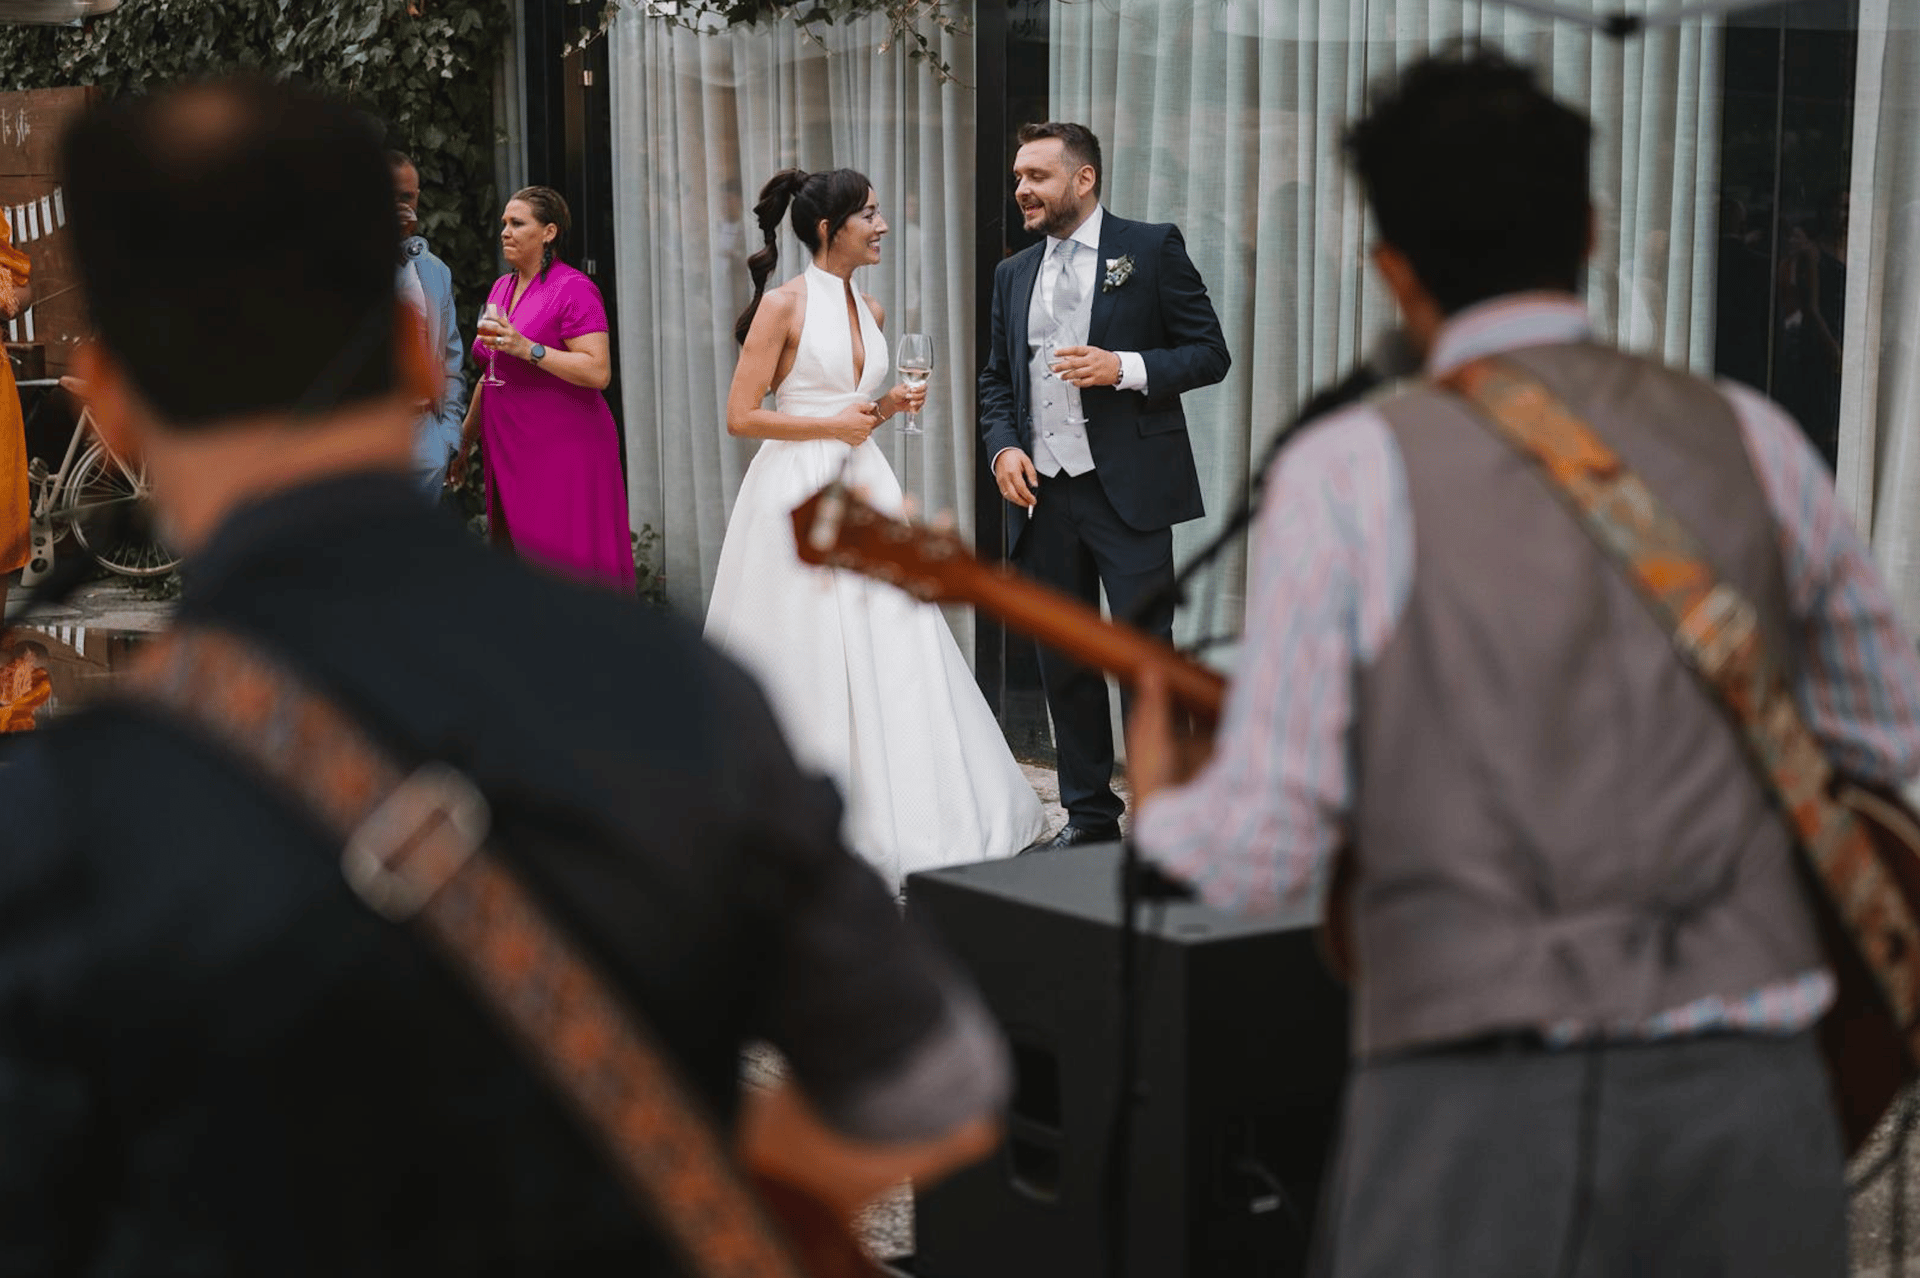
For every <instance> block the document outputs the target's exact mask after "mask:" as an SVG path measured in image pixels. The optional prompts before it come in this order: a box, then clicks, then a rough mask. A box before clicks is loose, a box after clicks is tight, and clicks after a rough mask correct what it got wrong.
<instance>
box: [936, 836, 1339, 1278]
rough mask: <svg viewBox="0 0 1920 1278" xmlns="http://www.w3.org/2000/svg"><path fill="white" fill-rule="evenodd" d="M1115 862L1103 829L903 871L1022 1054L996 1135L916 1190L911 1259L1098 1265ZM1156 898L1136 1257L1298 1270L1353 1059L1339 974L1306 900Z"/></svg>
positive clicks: (1133, 1193) (1159, 1273)
mask: <svg viewBox="0 0 1920 1278" xmlns="http://www.w3.org/2000/svg"><path fill="white" fill-rule="evenodd" d="M1119 868H1120V848H1119V846H1118V845H1117V844H1111V845H1105V846H1095V847H1084V848H1073V849H1068V850H1065V851H1061V852H1049V853H1039V854H1035V855H1032V856H1023V857H1017V858H1014V859H1011V860H1005V861H991V862H986V863H984V864H980V865H963V866H955V867H952V868H950V869H945V870H934V871H928V872H926V873H922V874H916V875H914V876H912V878H911V879H910V880H909V883H908V892H907V903H908V904H907V908H908V912H909V913H910V914H911V915H912V916H913V917H914V918H915V919H916V920H917V921H918V922H920V923H921V924H923V925H925V926H926V927H928V928H929V929H930V930H931V931H932V932H933V933H934V934H935V935H937V936H938V937H939V938H940V939H941V940H942V941H943V942H944V943H945V944H946V945H947V946H948V948H949V949H950V951H951V952H952V953H953V954H954V955H955V956H956V957H957V958H958V959H959V960H960V962H961V963H962V965H963V966H965V967H966V969H967V970H968V971H969V972H970V973H971V974H972V976H973V978H974V980H975V981H976V982H978V984H979V986H980V989H981V991H982V992H983V993H984V995H985V996H986V1001H987V1004H988V1006H989V1007H990V1008H992V1010H993V1012H994V1014H995V1015H996V1016H997V1017H998V1018H999V1020H1000V1023H1001V1026H1002V1027H1003V1028H1004V1029H1005V1031H1006V1033H1007V1037H1008V1039H1009V1040H1010V1041H1011V1042H1012V1044H1013V1057H1014V1067H1015V1094H1014V1098H1013V1104H1012V1109H1011V1114H1010V1116H1009V1118H1008V1123H1007V1139H1006V1141H1005V1143H1004V1144H1003V1145H1002V1147H1001V1149H1000V1150H999V1152H998V1153H996V1154H995V1155H994V1156H993V1158H991V1159H990V1160H988V1161H987V1162H985V1163H982V1164H980V1165H978V1166H975V1167H972V1168H969V1169H967V1170H966V1171H963V1172H960V1173H959V1174H957V1175H955V1176H953V1177H952V1178H950V1179H948V1180H946V1181H943V1182H941V1183H940V1184H938V1185H935V1186H934V1187H932V1188H931V1189H930V1190H928V1191H927V1192H925V1193H923V1194H919V1195H917V1196H916V1198H915V1200H914V1231H915V1249H914V1257H913V1261H912V1267H911V1272H912V1273H913V1274H915V1275H917V1276H918V1278H1081V1276H1082V1275H1085V1276H1087V1278H1093V1276H1094V1275H1101V1274H1104V1273H1105V1272H1106V1271H1105V1269H1104V1268H1103V1265H1104V1263H1105V1261H1104V1256H1105V1254H1106V1251H1105V1249H1106V1234H1105V1229H1104V1225H1103V1223H1102V1222H1103V1214H1102V1212H1103V1195H1104V1192H1105V1185H1106V1181H1105V1170H1106V1166H1107V1144H1108V1136H1109V1129H1110V1125H1111V1119H1112V1116H1113V1108H1114V1100H1115V1093H1116V1090H1117V1087H1118V1070H1119V1058H1120V1043H1119V1025H1120V1016H1119V988H1118V981H1119V953H1120V951H1119V940H1120V933H1119V922H1120V906H1119ZM1156 912H1157V916H1156ZM1145 914H1146V918H1147V926H1146V927H1145V928H1144V929H1143V931H1142V934H1141V942H1140V950H1139V964H1138V967H1137V971H1138V973H1139V984H1140V997H1139V1011H1138V1019H1137V1021H1136V1024H1137V1026H1138V1027H1139V1030H1140V1032H1141V1051H1140V1064H1139V1083H1140V1092H1139V1094H1140V1096H1141V1101H1140V1103H1139V1104H1138V1106H1137V1107H1136V1109H1135V1111H1134V1130H1133V1154H1132V1158H1131V1160H1130V1161H1131V1163H1132V1168H1131V1173H1130V1177H1129V1179H1130V1183H1129V1185H1128V1191H1127V1198H1126V1202H1127V1219H1128V1246H1127V1264H1126V1271H1125V1272H1126V1273H1127V1274H1128V1275H1130V1276H1132V1278H1203V1276H1211V1275H1219V1276H1220V1278H1228V1276H1229V1275H1231V1278H1282V1276H1285V1275H1293V1274H1299V1273H1301V1272H1303V1270H1304V1268H1305V1261H1306V1250H1307V1238H1308V1233H1309V1230H1310V1229H1311V1227H1312V1224H1313V1220H1314V1212H1315V1207H1316V1200H1317V1198H1318V1194H1319V1186H1320V1180H1321V1174H1322V1172H1323V1170H1324V1169H1325V1165H1326V1162H1327V1156H1328V1152H1329V1149H1330V1147H1331V1143H1332V1138H1333V1132H1334V1123H1335V1114H1336V1108H1337V1105H1338V1101H1339V1094H1340V1085H1341V1079H1342V1075H1343V1074H1344V1072H1345V1069H1346V1060H1347V1051H1346V1044H1347V998H1346V992H1345V990H1344V989H1342V988H1341V987H1340V986H1339V985H1338V984H1337V983H1336V982H1335V981H1333V979H1332V978H1331V977H1329V976H1328V974H1327V972H1326V969H1325V967H1324V966H1323V965H1322V962H1321V959H1320V956H1319V952H1318V950H1317V949H1316V947H1315V940H1314V932H1313V928H1312V920H1311V919H1310V918H1309V917H1307V916H1305V915H1300V916H1295V917H1290V918H1279V917H1270V918H1257V919H1242V918H1235V917H1232V916H1229V915H1226V914H1222V913H1220V912H1218V911H1215V910H1211V909H1208V908H1206V907H1204V906H1200V905H1193V904H1171V905H1167V906H1164V907H1160V906H1149V907H1147V908H1146V910H1145Z"/></svg>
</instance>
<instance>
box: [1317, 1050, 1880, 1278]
mask: <svg viewBox="0 0 1920 1278" xmlns="http://www.w3.org/2000/svg"><path fill="white" fill-rule="evenodd" d="M1846 1213H1847V1200H1846V1188H1845V1163H1844V1160H1843V1157H1842V1154H1841V1150H1840V1137H1839V1129H1838V1126H1837V1124H1836V1122H1835V1119H1834V1116H1833V1111H1832V1103H1831V1100H1830V1099H1829V1094H1828V1090H1827V1075H1826V1069H1825V1066H1824V1065H1823V1064H1822V1063H1821V1060H1820V1055H1819V1051H1818V1049H1817V1048H1816V1046H1815V1044H1814V1042H1813V1039H1812V1037H1811V1036H1810V1035H1806V1034H1802V1035H1796V1036H1793V1037H1785V1038H1768V1037H1761V1036H1741V1035H1717V1036H1711V1037H1705V1038H1696V1039H1687V1040H1676V1041H1673V1042H1667V1043H1656V1044H1641V1045H1627V1044H1610V1045H1603V1046H1593V1047H1582V1048H1572V1049H1568V1050H1564V1051H1551V1052H1550V1051H1546V1050H1542V1049H1540V1048H1538V1047H1531V1048H1529V1047H1515V1046H1498V1045H1494V1046H1481V1047H1472V1048H1466V1049H1463V1050H1458V1051H1436V1052H1428V1053H1417V1054H1410V1055H1406V1056H1402V1057H1397V1058H1394V1059H1390V1060H1384V1061H1379V1062H1374V1063H1369V1064H1366V1065H1362V1066H1359V1067H1357V1068H1356V1070H1355V1071H1354V1074H1353V1076H1352V1078H1351V1079H1350V1080H1349V1083H1348V1089H1347V1097H1346V1101H1345V1113H1344V1115H1343V1119H1342V1130H1341V1136H1340V1146H1339V1152H1338V1154H1337V1155H1336V1158H1335V1162H1334V1169H1333V1174H1332V1176H1331V1177H1330V1178H1329V1182H1328V1188H1327V1194H1326V1201H1325V1202H1324V1203H1323V1204H1322V1225H1321V1228H1320V1230H1319V1233H1318V1240H1317V1254H1316V1256H1315V1259H1314V1268H1313V1272H1314V1273H1316V1274H1317V1275H1320V1276H1321V1278H1386V1276H1388V1275H1392V1276H1393V1278H1405V1276H1407V1275H1429V1274H1430V1275H1436V1276H1443V1278H1453V1276H1455V1275H1458V1276H1460V1278H1468V1276H1469V1275H1470V1276H1471V1278H1602V1276H1604V1278H1655V1276H1664V1275H1674V1276H1675V1278H1680V1276H1682V1275H1684V1276H1685V1278H1715V1276H1716V1275H1725V1276H1726V1278H1735V1276H1738V1278H1752V1276H1754V1275H1767V1276H1768V1278H1801V1276H1803V1275H1804V1276H1805V1278H1844V1276H1845V1274H1846V1273H1847V1217H1846Z"/></svg>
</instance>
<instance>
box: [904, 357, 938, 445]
mask: <svg viewBox="0 0 1920 1278" xmlns="http://www.w3.org/2000/svg"><path fill="white" fill-rule="evenodd" d="M898 363H899V365H900V380H901V381H903V382H905V383H906V384H907V385H909V386H911V387H913V388H914V389H915V390H919V389H920V388H921V387H923V386H925V385H926V384H927V377H928V376H929V375H930V374H931V373H932V372H933V339H932V338H931V337H929V336H927V335H926V334H925V333H902V334H900V358H899V360H898ZM900 433H901V434H902V435H920V434H924V433H925V432H924V431H922V430H921V429H920V414H919V413H918V412H909V413H908V414H907V420H906V424H905V425H904V426H902V427H901V428H900Z"/></svg>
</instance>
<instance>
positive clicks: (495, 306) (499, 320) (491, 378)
mask: <svg viewBox="0 0 1920 1278" xmlns="http://www.w3.org/2000/svg"><path fill="white" fill-rule="evenodd" d="M475 327H477V328H478V329H479V330H480V336H482V337H485V338H492V337H494V336H496V335H497V334H499V333H503V332H505V331H506V327H507V313H506V312H505V311H503V310H501V309H500V303H498V302H488V303H487V304H486V306H484V307H483V308H481V311H480V322H479V324H477V325H476V326H475ZM499 358H500V352H499V351H497V350H495V349H494V348H493V343H492V342H491V341H489V342H488V343H487V375H486V376H485V377H482V378H481V379H480V384H481V385H482V386H505V385H506V382H505V381H504V380H502V379H501V377H500V375H499V374H498V373H496V372H494V371H493V362H494V361H495V360H497V359H499Z"/></svg>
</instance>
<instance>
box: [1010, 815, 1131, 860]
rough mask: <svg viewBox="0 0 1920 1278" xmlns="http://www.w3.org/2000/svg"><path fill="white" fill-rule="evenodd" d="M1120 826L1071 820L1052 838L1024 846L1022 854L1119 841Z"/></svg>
mask: <svg viewBox="0 0 1920 1278" xmlns="http://www.w3.org/2000/svg"><path fill="white" fill-rule="evenodd" d="M1119 841H1120V827H1119V826H1117V825H1103V826H1085V825H1074V824H1072V823H1071V822H1069V823H1068V824H1067V825H1064V826H1062V827H1061V828H1060V833H1058V834H1056V835H1054V836H1053V837H1052V838H1051V839H1042V840H1040V842H1038V843H1035V844H1032V845H1031V846H1029V847H1025V848H1022V849H1021V850H1020V855H1021V856H1025V855H1026V854H1027V853H1029V852H1058V851H1059V850H1060V849H1061V848H1077V847H1080V846H1081V845H1082V844H1087V843H1118V842H1119Z"/></svg>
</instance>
